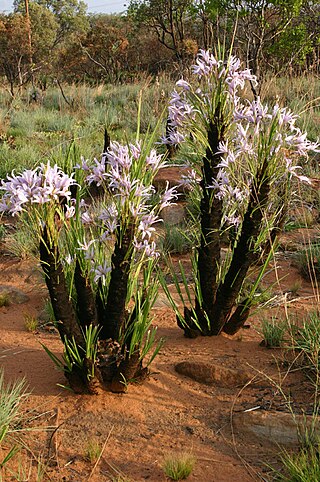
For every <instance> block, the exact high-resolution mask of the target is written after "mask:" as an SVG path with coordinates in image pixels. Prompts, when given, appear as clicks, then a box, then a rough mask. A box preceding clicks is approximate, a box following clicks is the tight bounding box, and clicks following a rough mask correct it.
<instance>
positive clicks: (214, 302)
mask: <svg viewBox="0 0 320 482" xmlns="http://www.w3.org/2000/svg"><path fill="white" fill-rule="evenodd" d="M192 72H193V76H192V78H191V81H190V82H186V81H185V80H184V79H181V80H179V81H178V82H177V83H176V90H174V92H173V93H172V96H171V100H170V104H169V121H168V128H167V132H166V135H165V136H164V137H163V142H164V143H165V144H166V145H169V146H177V145H179V144H180V143H185V144H187V145H189V150H190V152H191V156H190V158H189V162H190V167H191V168H192V169H193V171H192V172H193V174H194V175H193V176H192V177H191V179H190V186H191V187H192V188H193V189H194V190H196V191H198V193H199V195H198V196H197V197H198V198H199V199H200V203H199V212H198V220H199V223H200V227H201V228H200V233H199V237H198V243H197V246H196V249H195V250H194V260H193V266H194V267H195V269H194V273H193V277H194V283H193V291H194V299H193V300H191V302H190V299H189V297H188V299H187V300H186V301H185V303H184V306H183V311H182V310H181V309H180V307H179V306H177V305H176V304H175V302H174V299H173V298H172V296H171V294H170V293H168V290H167V289H166V285H165V283H163V288H164V290H165V291H166V293H167V295H168V297H169V300H170V302H171V303H172V306H173V308H174V309H175V312H176V314H177V321H178V325H179V326H180V327H181V328H182V329H183V330H184V333H185V336H189V337H195V336H198V335H199V334H202V335H209V336H211V335H218V334H219V333H221V331H225V332H226V333H228V334H230V335H232V334H234V333H236V331H237V330H239V329H240V328H241V327H242V326H243V324H244V323H245V321H246V319H247V317H248V315H249V312H250V306H251V304H252V299H253V296H254V290H252V292H251V293H250V295H249V296H244V295H243V292H242V288H243V285H244V282H245V280H246V278H247V276H248V273H249V272H250V271H252V268H253V267H256V270H257V280H261V278H262V276H263V274H264V272H265V270H266V267H267V265H268V261H269V260H270V257H271V256H272V252H273V250H274V247H275V244H276V240H277V237H278V235H279V233H280V232H281V231H282V229H283V226H284V224H285V220H286V216H287V212H288V209H289V201H290V196H291V191H292V184H293V182H292V181H293V179H298V180H299V181H306V182H308V181H309V180H308V179H307V177H306V176H302V175H300V174H299V169H301V167H300V166H296V165H294V163H293V161H292V159H295V157H296V156H297V155H299V156H305V157H307V155H308V152H309V151H312V150H315V149H316V148H317V145H316V144H314V143H312V142H310V141H309V140H308V139H307V137H306V134H304V133H302V132H301V130H300V129H299V128H298V127H297V126H296V116H295V115H294V114H293V113H292V112H290V111H289V110H288V109H286V108H282V107H280V106H279V105H278V104H276V105H275V106H273V107H269V106H267V105H263V104H262V103H261V101H260V99H259V98H257V99H255V100H253V101H245V100H243V99H241V98H240V96H239V94H240V91H241V90H242V89H243V88H244V86H245V83H246V82H247V81H250V82H251V83H255V82H256V79H255V76H253V75H252V74H251V72H250V71H249V70H248V69H244V70H242V69H241V63H240V60H239V59H237V58H235V57H233V56H231V55H230V56H229V57H228V58H227V59H226V60H224V59H223V57H222V55H219V56H218V57H217V58H216V57H214V55H213V54H212V53H211V52H209V51H204V50H200V53H199V54H198V56H197V60H196V64H195V65H193V66H192ZM198 179H200V182H198ZM226 234H227V239H228V246H227V252H226V255H225V256H222V254H223V253H222V249H223V247H225V246H223V243H224V244H225V238H226V236H225V235H226ZM259 266H260V268H259ZM257 286H258V282H257V283H254V287H255V288H257ZM184 288H185V290H186V291H187V292H189V291H190V290H189V288H188V287H187V286H185V287H184ZM190 304H191V308H190Z"/></svg>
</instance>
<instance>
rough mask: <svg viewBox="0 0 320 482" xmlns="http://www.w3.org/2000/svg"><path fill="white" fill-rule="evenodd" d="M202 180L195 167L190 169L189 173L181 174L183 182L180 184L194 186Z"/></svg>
mask: <svg viewBox="0 0 320 482" xmlns="http://www.w3.org/2000/svg"><path fill="white" fill-rule="evenodd" d="M200 180H201V178H200V177H199V176H198V175H197V173H196V171H195V170H194V169H191V170H190V171H188V174H182V175H181V182H180V184H179V186H182V187H183V186H185V187H192V186H194V185H195V184H197V183H198V182H199V181H200Z"/></svg>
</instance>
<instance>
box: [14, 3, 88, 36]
mask: <svg viewBox="0 0 320 482" xmlns="http://www.w3.org/2000/svg"><path fill="white" fill-rule="evenodd" d="M32 4H37V5H38V6H40V7H42V8H44V9H46V10H47V11H49V12H51V13H52V14H53V15H54V17H55V19H56V22H57V24H58V26H59V28H58V30H57V34H56V39H55V43H56V44H57V43H61V42H62V41H63V40H65V39H66V37H67V36H68V35H69V34H70V33H75V32H77V33H80V32H83V31H86V30H87V29H88V27H89V21H88V17H87V13H86V11H87V5H86V4H85V3H84V2H83V1H82V0H35V1H33V2H29V8H30V15H31V9H32ZM24 9H25V6H24V0H14V11H15V12H24Z"/></svg>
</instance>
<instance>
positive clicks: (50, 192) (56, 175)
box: [40, 162, 76, 201]
mask: <svg viewBox="0 0 320 482" xmlns="http://www.w3.org/2000/svg"><path fill="white" fill-rule="evenodd" d="M40 172H41V174H42V175H43V178H44V182H43V190H44V191H45V193H46V195H47V196H49V198H50V199H54V200H55V201H59V200H60V199H61V198H65V199H66V200H67V201H69V200H70V198H71V191H70V187H71V186H72V185H74V184H76V181H75V180H74V179H73V174H71V176H68V175H67V174H65V173H64V172H63V171H62V170H61V169H60V168H59V167H58V166H57V165H56V164H55V165H54V166H53V167H51V166H50V163H49V162H48V163H47V164H41V165H40Z"/></svg>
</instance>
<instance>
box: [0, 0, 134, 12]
mask: <svg viewBox="0 0 320 482" xmlns="http://www.w3.org/2000/svg"><path fill="white" fill-rule="evenodd" d="M84 2H85V3H86V4H87V5H88V12H89V13H118V12H123V11H124V10H125V9H126V7H125V5H127V4H128V3H129V0H84ZM12 5H13V0H0V12H10V10H12Z"/></svg>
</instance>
